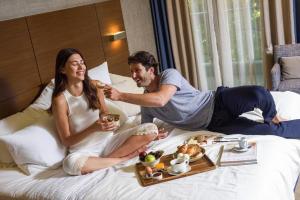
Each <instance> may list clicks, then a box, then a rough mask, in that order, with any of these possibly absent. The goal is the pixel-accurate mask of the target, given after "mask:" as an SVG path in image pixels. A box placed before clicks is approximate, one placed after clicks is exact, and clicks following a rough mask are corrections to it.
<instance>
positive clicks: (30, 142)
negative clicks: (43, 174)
mask: <svg viewBox="0 0 300 200" xmlns="http://www.w3.org/2000/svg"><path fill="white" fill-rule="evenodd" d="M0 140H1V141H2V142H3V143H5V144H6V146H7V148H8V151H9V153H10V155H11V156H12V157H13V159H14V161H15V163H16V164H17V165H18V166H19V168H20V169H21V170H22V171H24V172H25V173H26V174H27V175H29V174H30V171H31V169H30V167H31V166H34V165H39V166H42V167H46V168H56V167H59V166H60V165H61V163H62V160H63V159H64V157H65V155H66V148H65V147H64V146H63V145H62V144H61V143H60V141H59V138H58V137H57V134H56V129H55V124H54V121H53V119H52V118H49V119H47V120H45V119H44V120H41V121H39V122H37V123H35V124H32V125H30V126H28V127H26V128H24V129H22V130H20V131H17V132H16V133H14V134H9V135H5V136H2V137H1V138H0Z"/></svg>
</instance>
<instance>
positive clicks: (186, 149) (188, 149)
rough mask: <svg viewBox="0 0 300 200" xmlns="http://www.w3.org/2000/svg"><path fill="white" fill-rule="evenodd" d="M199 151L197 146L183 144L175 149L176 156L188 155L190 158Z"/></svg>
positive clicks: (199, 148)
mask: <svg viewBox="0 0 300 200" xmlns="http://www.w3.org/2000/svg"><path fill="white" fill-rule="evenodd" d="M200 151H201V147H200V146H199V145H198V144H184V145H181V146H179V147H177V154H179V153H183V154H188V155H189V156H190V157H193V156H196V155H198V154H199V153H200Z"/></svg>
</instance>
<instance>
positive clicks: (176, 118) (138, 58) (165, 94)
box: [105, 51, 300, 138]
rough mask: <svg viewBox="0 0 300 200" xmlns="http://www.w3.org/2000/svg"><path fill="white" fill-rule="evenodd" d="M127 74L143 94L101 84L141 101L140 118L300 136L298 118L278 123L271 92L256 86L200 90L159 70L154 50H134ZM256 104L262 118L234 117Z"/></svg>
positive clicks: (110, 93)
mask: <svg viewBox="0 0 300 200" xmlns="http://www.w3.org/2000/svg"><path fill="white" fill-rule="evenodd" d="M128 64H129V65H130V70H131V75H132V78H133V80H134V81H135V82H136V83H137V86H138V87H144V88H145V93H144V94H131V93H123V92H120V91H118V90H116V89H114V88H112V87H110V86H106V88H105V95H106V97H108V98H110V99H112V100H116V101H124V102H128V103H132V104H138V105H141V115H142V123H146V122H153V119H154V118H158V119H160V120H162V121H165V122H167V123H169V124H171V125H174V126H175V127H178V128H181V129H186V130H201V129H208V130H211V131H218V132H223V133H227V134H233V133H243V134H272V135H278V136H282V137H287V138H299V137H300V134H299V133H298V131H297V129H298V130H299V129H300V120H292V121H286V122H281V119H280V117H279V116H277V111H276V108H275V104H274V100H273V97H272V96H271V94H270V92H269V91H267V90H266V89H264V88H263V87H260V86H242V87H234V88H225V87H219V88H218V89H217V91H207V92H202V91H199V90H196V89H195V88H193V87H192V86H191V85H190V84H189V83H188V82H187V80H186V79H184V78H183V77H182V76H181V74H180V73H179V72H178V71H177V70H175V69H167V70H165V71H163V72H162V73H161V74H158V72H157V67H158V63H157V62H156V60H155V58H154V56H153V55H151V54H150V53H148V52H145V51H139V52H137V53H135V54H133V55H132V56H129V58H128ZM254 108H259V109H261V110H262V111H263V117H264V123H259V122H255V121H252V120H248V119H246V118H241V117H239V115H240V114H242V113H244V112H248V111H251V110H253V109H254Z"/></svg>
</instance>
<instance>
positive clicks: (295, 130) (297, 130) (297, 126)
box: [208, 117, 300, 139]
mask: <svg viewBox="0 0 300 200" xmlns="http://www.w3.org/2000/svg"><path fill="white" fill-rule="evenodd" d="M208 130H210V131H215V132H220V133H225V134H245V135H277V136H280V137H284V138H293V139H300V120H291V121H285V122H280V123H278V124H274V123H272V122H270V123H260V122H256V121H252V120H249V119H247V118H243V117H239V118H237V119H235V120H233V121H231V122H229V123H227V124H226V125H224V126H219V127H217V126H215V127H209V128H208Z"/></svg>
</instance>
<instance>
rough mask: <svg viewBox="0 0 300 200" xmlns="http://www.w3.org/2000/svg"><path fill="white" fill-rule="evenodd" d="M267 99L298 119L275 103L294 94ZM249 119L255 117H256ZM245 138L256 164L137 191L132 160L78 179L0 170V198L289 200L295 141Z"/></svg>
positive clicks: (298, 147)
mask: <svg viewBox="0 0 300 200" xmlns="http://www.w3.org/2000/svg"><path fill="white" fill-rule="evenodd" d="M272 95H273V97H274V99H275V101H276V105H277V106H278V105H279V107H278V108H277V109H278V111H279V113H280V114H281V115H283V117H285V116H288V117H291V118H290V119H296V118H300V117H299V115H300V110H299V108H300V107H299V106H298V107H295V106H293V107H291V105H292V104H286V103H285V104H284V103H283V102H287V101H281V100H282V99H283V98H285V99H286V100H288V99H289V100H290V101H291V100H292V101H295V102H299V101H298V100H299V98H300V96H299V95H295V94H294V93H288V92H287V93H272ZM280 95H284V97H283V96H281V97H280ZM281 102H282V103H281ZM280 103H281V104H280ZM293 105H295V104H293ZM252 116H253V113H252ZM255 117H256V118H257V117H258V118H259V114H258V115H257V114H255ZM255 117H254V118H255ZM136 122H137V121H134V122H133V123H132V124H134V123H136ZM128 127H130V124H129V125H128ZM299 131H300V130H299ZM207 133H208V132H207V131H198V132H188V131H183V130H179V129H174V130H173V131H172V132H171V134H170V136H169V137H168V138H166V139H164V140H160V141H157V142H155V143H154V144H153V145H152V146H151V149H154V150H158V149H163V150H164V151H165V153H167V154H168V153H173V152H174V151H175V150H176V147H177V146H178V145H180V144H182V142H183V141H184V140H185V139H187V138H189V137H190V136H192V135H199V134H207ZM247 137H248V138H249V139H250V140H255V141H256V142H257V145H258V164H255V165H244V166H232V167H218V168H217V169H215V170H212V171H209V172H205V173H199V174H196V175H192V176H188V177H185V178H180V179H176V180H172V181H168V182H164V183H160V184H157V185H152V186H148V187H142V186H141V185H140V183H139V181H138V179H137V176H136V174H135V168H134V164H135V163H136V162H137V158H136V159H132V160H130V161H129V162H127V163H124V164H123V165H119V166H117V167H113V168H109V169H105V170H99V171H96V172H94V173H91V174H88V175H84V176H67V175H66V174H65V173H64V172H63V171H62V169H61V168H60V169H57V170H48V171H44V172H42V173H39V174H36V175H32V176H26V175H24V174H23V173H22V172H21V171H19V170H18V168H6V169H0V199H5V200H6V199H38V200H43V199H51V200H65V199H91V200H94V199H101V200H105V199H124V200H131V199H132V200H135V199H143V200H144V199H145V200H148V199H149V200H156V199H172V200H173V199H191V200H197V199H199V200H200V199H205V200H267V199H270V200H294V191H293V190H294V187H295V184H296V181H297V177H298V175H299V173H300V141H299V140H293V139H284V138H280V137H277V136H247ZM219 148H220V146H219V145H211V146H207V147H206V152H207V155H208V156H209V157H210V158H211V159H212V160H214V161H216V160H217V155H218V153H219ZM151 149H150V150H151Z"/></svg>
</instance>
